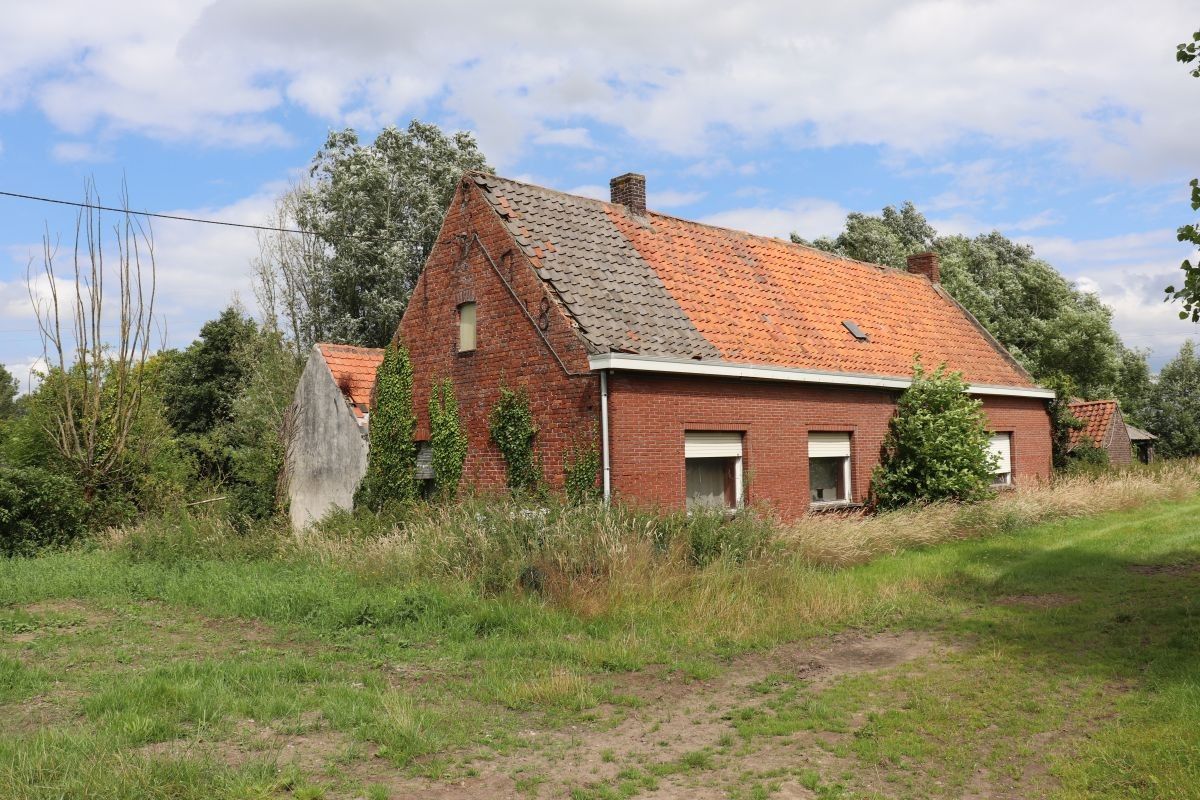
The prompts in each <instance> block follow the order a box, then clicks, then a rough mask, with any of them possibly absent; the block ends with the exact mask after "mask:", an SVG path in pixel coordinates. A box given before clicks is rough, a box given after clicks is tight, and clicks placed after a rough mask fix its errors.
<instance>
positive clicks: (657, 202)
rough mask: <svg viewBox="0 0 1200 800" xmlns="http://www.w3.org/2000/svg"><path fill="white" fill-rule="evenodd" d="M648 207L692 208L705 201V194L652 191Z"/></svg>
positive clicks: (648, 198)
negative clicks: (693, 205) (695, 204)
mask: <svg viewBox="0 0 1200 800" xmlns="http://www.w3.org/2000/svg"><path fill="white" fill-rule="evenodd" d="M647 194H648V195H649V196H648V197H647V198H646V205H648V206H649V207H650V208H652V209H657V208H680V207H682V206H690V205H692V204H693V203H698V202H700V201H701V200H703V199H704V196H705V194H706V193H705V192H682V191H679V190H677V189H662V190H661V191H654V190H650V191H649V192H648V193H647Z"/></svg>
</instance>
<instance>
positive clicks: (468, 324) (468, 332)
mask: <svg viewBox="0 0 1200 800" xmlns="http://www.w3.org/2000/svg"><path fill="white" fill-rule="evenodd" d="M474 349H475V303H473V302H469V303H463V304H461V305H460V306H459V307H458V352H460V353H470V352H472V351H473V350H474Z"/></svg>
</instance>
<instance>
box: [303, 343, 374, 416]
mask: <svg viewBox="0 0 1200 800" xmlns="http://www.w3.org/2000/svg"><path fill="white" fill-rule="evenodd" d="M317 347H319V348H320V349H321V355H322V357H324V359H325V363H326V364H327V365H328V366H329V372H330V373H331V374H332V375H333V380H334V382H335V383H337V385H338V388H340V389H341V390H342V394H343V395H345V397H346V399H347V400H349V401H350V404H351V407H352V408H353V409H354V413H355V415H356V416H361V415H362V411H363V409H365V408H366V407H367V406H369V405H370V403H371V390H372V389H373V388H374V387H375V372H376V371H377V370H378V369H379V365H380V364H382V363H383V350H382V349H380V348H375V347H353V346H351V345H347V344H324V343H322V344H318V345H317Z"/></svg>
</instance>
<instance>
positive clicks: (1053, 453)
mask: <svg viewBox="0 0 1200 800" xmlns="http://www.w3.org/2000/svg"><path fill="white" fill-rule="evenodd" d="M1042 385H1043V386H1045V387H1046V388H1047V389H1053V390H1054V398H1053V399H1052V400H1051V401H1050V402H1049V403H1048V404H1047V406H1048V407H1047V411H1049V412H1050V458H1051V463H1052V464H1053V466H1054V469H1055V470H1059V471H1061V470H1064V469H1066V468H1067V466H1068V465H1069V464H1070V463H1071V449H1070V448H1071V433H1072V432H1073V431H1077V430H1079V429H1080V428H1082V427H1083V420H1081V419H1079V417H1077V416H1075V414H1074V412H1072V411H1071V400H1072V399H1074V398H1075V396H1076V391H1075V382H1074V381H1072V380H1071V379H1070V378H1068V377H1067V376H1066V375H1051V376H1050V377H1049V378H1047V379H1045V380H1043V381H1042Z"/></svg>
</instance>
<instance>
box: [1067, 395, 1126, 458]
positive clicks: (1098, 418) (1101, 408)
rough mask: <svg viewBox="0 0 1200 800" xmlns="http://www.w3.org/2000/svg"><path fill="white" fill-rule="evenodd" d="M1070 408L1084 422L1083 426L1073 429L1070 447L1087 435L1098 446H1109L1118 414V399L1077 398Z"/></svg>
mask: <svg viewBox="0 0 1200 800" xmlns="http://www.w3.org/2000/svg"><path fill="white" fill-rule="evenodd" d="M1070 408H1071V413H1072V414H1074V415H1075V416H1076V417H1078V418H1079V419H1080V421H1081V422H1083V427H1082V428H1078V429H1075V430H1072V431H1071V443H1070V445H1068V449H1071V448H1074V447H1075V446H1076V445H1078V444H1079V443H1080V442H1081V441H1083V438H1084V437H1085V436H1086V437H1087V438H1089V439H1091V440H1092V444H1094V445H1096V446H1097V447H1107V446H1108V440H1109V436H1110V435H1111V428H1112V423H1113V418H1114V417H1116V416H1117V414H1118V407H1117V401H1116V400H1076V401H1075V402H1073V403H1071V405H1070Z"/></svg>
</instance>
